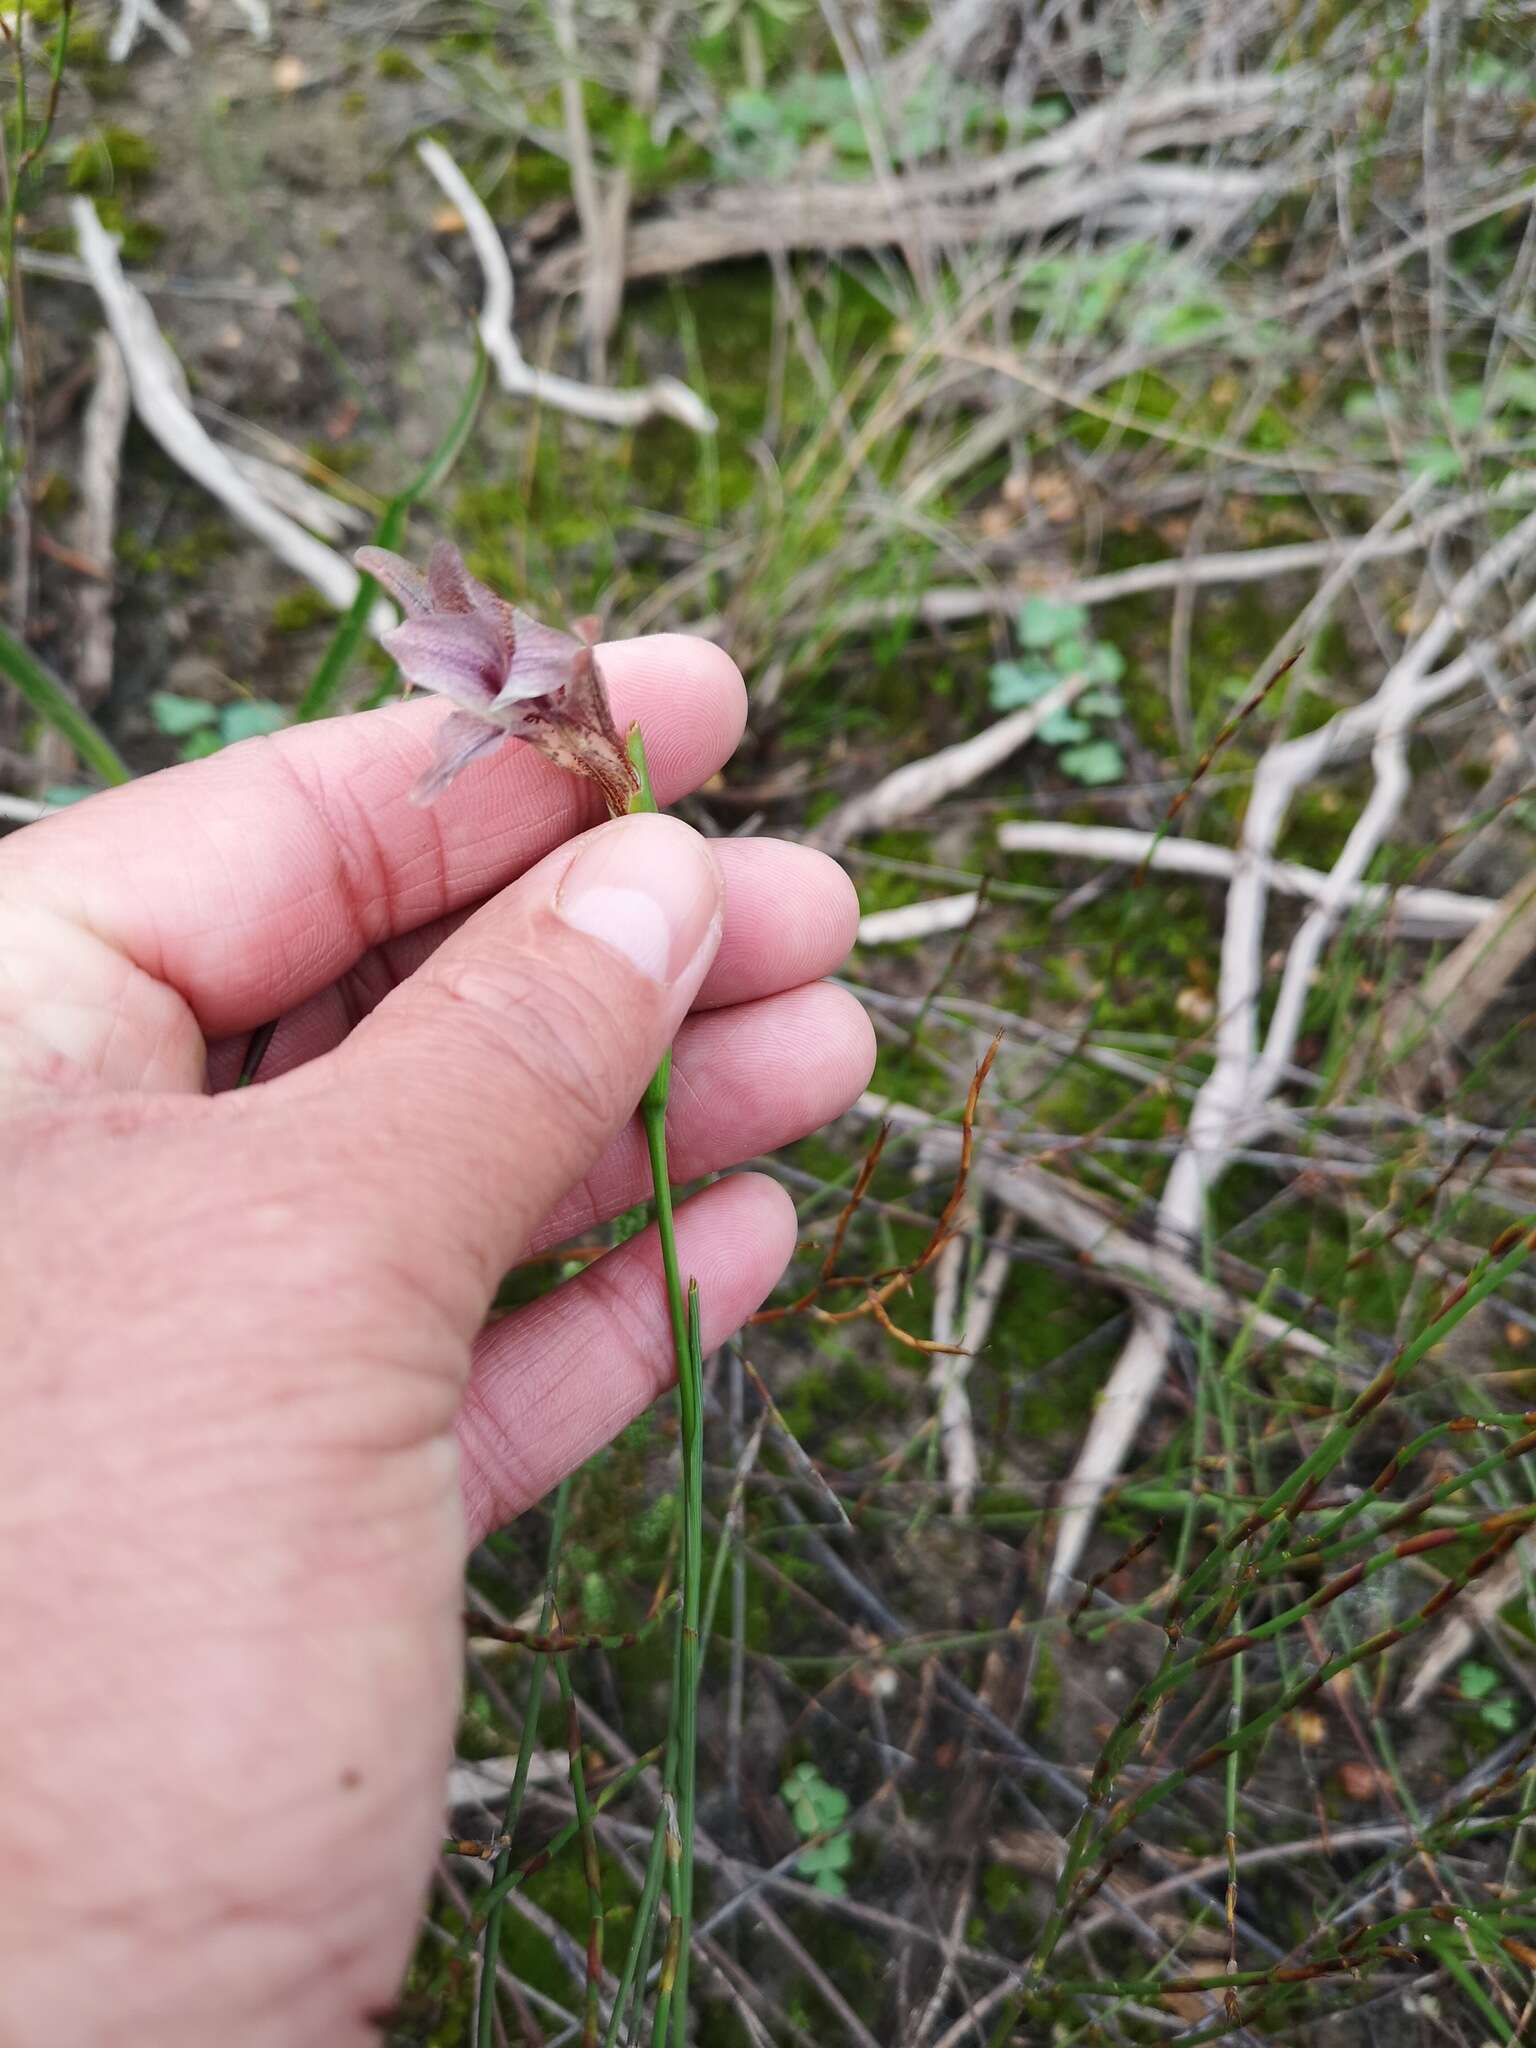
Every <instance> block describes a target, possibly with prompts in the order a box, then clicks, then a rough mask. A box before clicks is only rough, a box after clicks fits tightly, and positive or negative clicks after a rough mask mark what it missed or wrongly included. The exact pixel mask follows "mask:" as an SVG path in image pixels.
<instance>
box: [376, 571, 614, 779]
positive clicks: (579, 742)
mask: <svg viewBox="0 0 1536 2048" xmlns="http://www.w3.org/2000/svg"><path fill="white" fill-rule="evenodd" d="M355 559H356V562H357V566H358V567H359V569H361V570H362V571H363V572H364V574H365V575H368V576H372V577H373V578H374V579H375V581H376V582H378V583H381V584H383V586H384V588H385V589H386V590H387V591H388V592H389V594H390V596H391V597H393V598H394V599H395V601H396V602H397V603H398V604H399V606H400V609H401V610H402V611H403V612H404V614H405V621H404V624H403V625H399V626H396V627H394V628H393V630H392V631H390V632H388V633H386V634H384V635H383V643H384V645H385V647H386V648H388V650H389V652H390V653H391V654H392V655H393V656H394V658H395V661H396V663H397V665H398V666H399V669H400V673H401V674H402V675H403V676H404V677H405V678H406V679H407V681H409V682H412V683H415V684H417V685H418V686H419V687H420V688H421V689H423V690H435V691H436V692H437V694H438V695H439V696H441V697H447V698H449V699H450V700H451V701H452V702H453V703H454V704H456V705H457V706H458V709H457V710H456V711H455V712H454V713H453V715H452V717H451V718H446V719H444V721H443V723H442V725H441V726H439V728H438V734H437V758H436V760H435V761H434V762H433V764H432V766H431V767H430V768H429V769H428V770H427V772H426V774H425V775H423V776H422V778H421V780H420V782H418V783H417V785H416V787H415V789H413V790H412V792H411V800H412V802H413V803H419V804H429V803H431V802H433V800H434V799H435V798H436V797H438V796H440V795H441V794H442V792H443V791H444V790H445V789H446V788H447V787H448V784H449V783H450V782H452V780H453V778H454V777H455V776H456V775H457V774H458V772H459V770H460V769H461V768H467V767H468V765H469V763H470V762H471V761H474V760H478V759H479V757H480V756H481V755H482V754H489V753H491V752H492V751H493V750H494V749H495V748H497V747H499V746H500V745H501V744H502V742H503V741H504V740H509V739H518V740H527V742H528V743H529V745H530V746H534V747H537V748H538V750H539V752H540V753H541V754H545V755H547V756H548V757H549V759H550V760H551V761H553V762H554V763H555V764H556V765H557V766H558V767H561V768H568V769H570V770H571V771H572V772H573V773H574V774H577V775H586V776H589V777H590V778H591V780H592V781H594V782H595V783H596V784H597V786H598V787H599V789H601V791H602V792H603V795H604V797H605V798H606V799H607V802H608V808H609V810H610V811H612V812H614V813H615V814H617V813H618V812H620V811H623V810H627V809H628V807H629V799H630V797H631V795H632V794H633V792H634V791H635V790H636V789H637V788H638V787H639V781H638V778H637V777H636V775H635V771H634V769H633V767H632V766H631V765H630V760H629V756H628V754H627V753H626V752H625V750H624V742H623V741H622V740H621V739H620V738H619V734H618V729H617V728H616V727H615V725H614V722H613V714H612V712H611V711H610V710H609V709H608V692H607V690H606V689H605V687H604V685H603V677H602V672H601V670H600V669H599V668H598V665H597V656H596V655H595V653H594V652H593V643H594V641H595V640H596V638H597V631H598V625H597V621H596V620H595V619H581V620H578V621H577V624H576V636H577V637H574V638H573V637H572V635H571V634H569V633H560V632H556V630H555V629H554V628H553V627H552V626H541V625H540V624H539V622H538V620H537V619H531V618H529V616H528V614H527V613H526V612H520V611H518V610H517V609H516V607H515V606H513V605H510V604H507V603H506V602H505V601H504V600H503V599H502V598H499V597H498V596H497V595H496V593H495V592H494V591H493V590H487V589H486V587H485V585H484V584H483V583H480V582H477V581H476V579H475V578H474V577H473V576H471V575H470V573H469V571H468V570H467V569H466V568H465V566H464V560H463V557H462V556H461V555H460V553H459V551H458V549H457V548H456V547H454V546H453V545H452V544H451V542H449V541H445V540H440V541H439V542H438V543H437V545H436V547H434V548H433V550H432V558H431V560H430V561H429V562H428V564H427V573H426V575H425V576H423V575H421V573H420V572H419V571H418V570H416V569H413V568H412V567H411V565H410V563H409V562H403V561H402V560H401V559H400V557H399V556H398V555H392V554H390V553H388V552H387V550H385V549H384V548H359V549H358V551H357V555H356V557H355Z"/></svg>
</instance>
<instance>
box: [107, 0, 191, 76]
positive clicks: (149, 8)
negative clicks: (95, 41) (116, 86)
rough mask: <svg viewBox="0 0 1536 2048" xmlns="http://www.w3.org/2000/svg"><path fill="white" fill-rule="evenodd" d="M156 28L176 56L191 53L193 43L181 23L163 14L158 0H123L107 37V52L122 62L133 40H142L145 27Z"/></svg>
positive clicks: (188, 55) (114, 61)
mask: <svg viewBox="0 0 1536 2048" xmlns="http://www.w3.org/2000/svg"><path fill="white" fill-rule="evenodd" d="M146 28H148V29H153V30H154V32H155V34H156V35H157V36H158V37H159V38H160V40H161V42H162V43H164V45H165V47H166V48H167V49H168V50H169V51H171V52H172V54H173V55H175V56H177V57H190V56H191V54H192V45H191V44H190V43H189V42H188V41H187V38H186V35H185V33H184V31H183V30H182V28H181V26H180V24H179V23H177V22H174V21H172V20H171V18H170V17H169V15H166V14H163V13H162V12H161V11H160V8H159V7H158V6H157V5H156V0H122V5H121V6H120V7H119V8H118V10H117V20H116V21H115V22H114V23H113V24H112V34H111V36H110V37H109V38H108V41H107V56H108V58H109V59H110V61H111V62H112V63H114V64H121V63H122V61H123V59H124V58H125V57H126V56H128V54H129V52H130V51H131V50H132V49H133V46H134V44H135V43H136V42H137V41H138V40H139V32H140V30H142V29H146Z"/></svg>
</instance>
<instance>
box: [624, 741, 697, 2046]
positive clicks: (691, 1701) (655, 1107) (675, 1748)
mask: <svg viewBox="0 0 1536 2048" xmlns="http://www.w3.org/2000/svg"><path fill="white" fill-rule="evenodd" d="M628 749H629V758H630V762H631V764H632V765H633V767H634V770H635V774H636V776H637V777H638V779H639V785H640V786H639V788H638V789H637V790H636V791H635V794H634V795H633V796H632V797H631V798H630V802H629V808H630V811H631V812H637V811H655V810H656V809H657V803H656V793H655V791H654V790H653V789H652V787H651V777H650V771H649V768H648V766H647V763H646V758H645V741H644V739H643V738H642V736H641V733H640V728H639V726H637V725H636V726H631V727H630V730H629V741H628ZM671 1084H672V1055H671V1052H670V1051H669V1052H668V1053H667V1054H666V1055H665V1056H664V1057H663V1059H662V1062H661V1065H660V1066H659V1067H658V1068H657V1069H656V1072H655V1073H654V1074H653V1075H652V1076H651V1079H650V1082H649V1084H648V1086H647V1088H646V1091H645V1094H644V1095H643V1097H642V1098H641V1102H640V1117H641V1121H642V1123H643V1124H644V1126H645V1143H646V1149H647V1151H648V1152H649V1154H650V1160H651V1182H652V1186H653V1188H654V1191H655V1197H656V1230H657V1234H658V1236H659V1237H660V1239H661V1263H662V1271H663V1273H664V1274H665V1276H666V1286H667V1312H668V1314H669V1316H670V1318H671V1322H672V1348H673V1351H674V1353H675V1354H676V1358H677V1403H678V1412H679V1416H680V1420H681V1438H682V1443H681V1450H682V1467H683V1540H682V1567H681V1576H682V1593H683V1605H682V1611H681V1613H680V1615H679V1617H678V1639H677V1644H678V1647H677V1667H676V1682H675V1685H674V1689H673V1700H672V1728H671V1736H672V1739H670V1740H669V1742H668V1762H669V1763H670V1765H671V1766H672V1769H671V1771H668V1772H666V1773H664V1776H665V1778H666V1780H667V1790H668V1791H673V1792H675V1796H676V1800H677V1833H678V1838H679V1839H678V1848H677V1862H676V1867H675V1869H674V1870H673V1871H671V1872H670V1873H669V1875H670V1879H671V1892H672V1898H673V1902H674V1912H675V1916H676V1923H677V1924H676V1925H675V1926H674V1928H673V1929H672V1940H673V1942H675V1948H674V1949H673V1953H674V1955H675V1968H676V1976H675V1981H673V1982H671V1983H670V1985H669V1989H670V1993H671V1996H670V1999H667V1998H666V1997H665V1996H663V1997H662V1998H659V1999H658V2001H657V2009H656V2016H655V2026H654V2029H653V2039H654V2040H655V2041H656V2042H657V2043H658V2044H659V2043H662V2042H664V2041H665V2039H666V2035H667V2027H668V2021H669V2019H670V2031H671V2038H672V2041H673V2044H674V2048H685V2044H686V2042H687V2038H688V1952H689V1945H690V1937H691V1933H692V1921H693V1815H694V1802H695V1792H696V1788H697V1782H698V1702H699V1609H700V1602H701V1598H702V1594H703V1581H704V1361H703V1355H702V1350H701V1343H700V1336H699V1304H698V1290H697V1288H696V1287H694V1286H692V1285H691V1284H690V1286H689V1287H688V1289H687V1291H686V1292H685V1291H684V1287H683V1278H682V1274H681V1272H680V1270H679V1268H678V1263H677V1231H676V1226H675V1224H674V1221H673V1214H672V1185H671V1178H670V1175H669V1172H668V1167H667V1097H668V1095H669V1093H670V1091H671ZM673 1773H675V1778H674V1776H673ZM669 1945H670V1944H669ZM666 1974H667V1973H666V1972H665V1971H664V1972H663V1976H664V1977H665V1976H666Z"/></svg>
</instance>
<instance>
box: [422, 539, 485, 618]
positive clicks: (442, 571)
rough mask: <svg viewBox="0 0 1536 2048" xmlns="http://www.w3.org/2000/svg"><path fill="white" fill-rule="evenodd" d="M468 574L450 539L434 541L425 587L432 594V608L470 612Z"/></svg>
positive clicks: (438, 610)
mask: <svg viewBox="0 0 1536 2048" xmlns="http://www.w3.org/2000/svg"><path fill="white" fill-rule="evenodd" d="M469 584H470V575H469V571H468V570H467V569H466V568H465V566H464V557H463V556H462V555H461V554H460V553H459V551H458V549H457V548H456V547H455V546H454V544H453V542H452V541H451V540H440V541H434V542H433V545H432V553H431V554H430V556H429V557H428V558H427V589H428V591H429V592H430V593H431V597H432V609H433V611H435V612H453V613H455V614H457V613H459V612H472V611H473V610H474V609H475V602H474V598H473V596H472V594H471V592H470V588H469Z"/></svg>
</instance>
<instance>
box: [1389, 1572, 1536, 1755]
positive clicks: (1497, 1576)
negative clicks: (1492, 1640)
mask: <svg viewBox="0 0 1536 2048" xmlns="http://www.w3.org/2000/svg"><path fill="white" fill-rule="evenodd" d="M1533 1563H1536V1543H1533V1542H1532V1540H1531V1538H1530V1537H1529V1536H1528V1535H1527V1536H1522V1537H1521V1539H1520V1541H1519V1542H1518V1543H1517V1544H1516V1545H1515V1547H1514V1549H1513V1550H1512V1551H1511V1552H1510V1553H1509V1555H1508V1557H1506V1558H1501V1559H1500V1561H1499V1563H1498V1564H1496V1565H1495V1566H1494V1568H1493V1570H1492V1571H1491V1572H1489V1574H1488V1576H1487V1577H1486V1578H1485V1579H1480V1580H1479V1581H1478V1583H1477V1584H1476V1585H1475V1586H1473V1587H1471V1588H1470V1590H1469V1591H1468V1593H1467V1595H1466V1597H1465V1598H1463V1599H1461V1600H1458V1601H1457V1603H1456V1609H1455V1612H1454V1613H1453V1614H1451V1615H1450V1616H1449V1617H1448V1618H1447V1619H1446V1621H1445V1622H1444V1623H1443V1624H1442V1625H1441V1629H1440V1633H1439V1634H1438V1635H1437V1636H1436V1637H1435V1639H1434V1641H1433V1642H1432V1643H1431V1644H1430V1645H1429V1647H1428V1649H1427V1650H1425V1651H1424V1652H1423V1655H1422V1657H1421V1659H1420V1661H1419V1663H1418V1664H1417V1665H1416V1666H1415V1667H1414V1673H1413V1678H1412V1680H1411V1681H1410V1683H1409V1686H1408V1690H1407V1692H1406V1693H1404V1695H1403V1712H1404V1713H1405V1714H1416V1713H1417V1712H1418V1711H1419V1709H1420V1708H1421V1707H1422V1706H1423V1705H1424V1703H1425V1701H1426V1700H1427V1699H1428V1698H1429V1696H1430V1694H1431V1693H1432V1692H1433V1691H1434V1689H1435V1687H1436V1686H1437V1685H1438V1684H1439V1683H1440V1681H1441V1679H1442V1678H1444V1676H1445V1674H1446V1672H1447V1671H1449V1670H1450V1668H1451V1666H1452V1665H1453V1664H1455V1663H1458V1662H1459V1661H1460V1660H1461V1659H1462V1658H1463V1657H1465V1656H1466V1654H1467V1652H1468V1650H1470V1649H1471V1647H1472V1645H1473V1643H1474V1642H1475V1641H1476V1640H1477V1635H1478V1631H1479V1630H1480V1629H1485V1628H1487V1627H1488V1626H1489V1624H1490V1623H1491V1622H1493V1621H1494V1620H1496V1619H1497V1617H1498V1615H1499V1613H1500V1612H1501V1611H1502V1609H1504V1608H1506V1607H1507V1606H1508V1605H1509V1603H1510V1602H1511V1601H1512V1600H1514V1599H1516V1598H1518V1596H1519V1593H1520V1589H1521V1587H1522V1586H1523V1585H1524V1584H1525V1575H1526V1573H1527V1572H1528V1571H1530V1569H1531V1567H1532V1564H1533Z"/></svg>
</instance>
